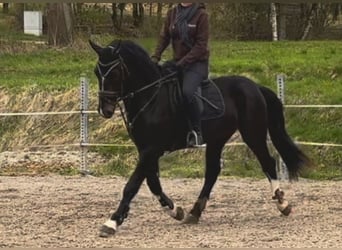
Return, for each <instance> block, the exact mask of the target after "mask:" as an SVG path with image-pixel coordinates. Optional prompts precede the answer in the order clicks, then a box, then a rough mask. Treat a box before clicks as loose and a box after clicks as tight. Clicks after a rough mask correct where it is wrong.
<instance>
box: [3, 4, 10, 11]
mask: <svg viewBox="0 0 342 250" xmlns="http://www.w3.org/2000/svg"><path fill="white" fill-rule="evenodd" d="M8 5H9V3H3V4H2V12H3V13H8Z"/></svg>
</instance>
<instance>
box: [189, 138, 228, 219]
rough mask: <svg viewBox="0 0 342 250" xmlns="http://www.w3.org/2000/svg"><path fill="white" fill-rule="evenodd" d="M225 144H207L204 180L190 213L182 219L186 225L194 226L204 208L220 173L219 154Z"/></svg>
mask: <svg viewBox="0 0 342 250" xmlns="http://www.w3.org/2000/svg"><path fill="white" fill-rule="evenodd" d="M224 144H225V142H222V143H217V142H216V143H208V144H207V149H206V169H205V180H204V185H203V187H202V190H201V193H200V195H199V197H198V199H197V201H196V202H195V204H194V206H193V208H192V209H191V211H190V213H189V214H188V215H187V216H186V218H185V219H184V223H186V224H194V223H197V222H198V221H199V218H200V217H201V214H202V212H203V210H204V209H205V207H206V204H207V201H208V200H209V198H210V193H211V190H212V188H213V187H214V184H215V183H216V180H217V177H218V175H219V174H220V172H221V153H222V149H223V147H224Z"/></svg>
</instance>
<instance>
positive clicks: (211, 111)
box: [196, 79, 225, 121]
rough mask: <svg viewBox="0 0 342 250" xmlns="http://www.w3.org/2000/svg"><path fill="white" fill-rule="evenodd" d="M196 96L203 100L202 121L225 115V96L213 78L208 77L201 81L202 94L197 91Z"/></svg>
mask: <svg viewBox="0 0 342 250" xmlns="http://www.w3.org/2000/svg"><path fill="white" fill-rule="evenodd" d="M196 96H197V97H198V98H199V99H200V100H202V105H203V111H202V114H201V120H202V121H204V120H211V119H217V118H220V117H221V116H223V114H224V112H225V105H224V101H223V96H222V93H221V91H220V90H219V88H218V87H217V86H216V84H215V83H214V82H213V81H212V80H210V79H208V80H205V81H203V82H202V83H201V94H198V93H196Z"/></svg>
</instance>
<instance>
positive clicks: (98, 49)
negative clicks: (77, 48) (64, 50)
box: [89, 40, 103, 55]
mask: <svg viewBox="0 0 342 250" xmlns="http://www.w3.org/2000/svg"><path fill="white" fill-rule="evenodd" d="M89 44H90V46H91V47H92V48H93V50H95V52H96V53H97V54H98V55H100V54H101V51H102V50H103V48H102V47H101V46H99V45H97V44H96V43H94V42H93V41H92V40H89Z"/></svg>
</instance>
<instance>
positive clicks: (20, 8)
mask: <svg viewBox="0 0 342 250" xmlns="http://www.w3.org/2000/svg"><path fill="white" fill-rule="evenodd" d="M13 9H14V13H15V19H16V23H17V26H18V29H19V30H24V4H23V3H15V4H14V5H13Z"/></svg>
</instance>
